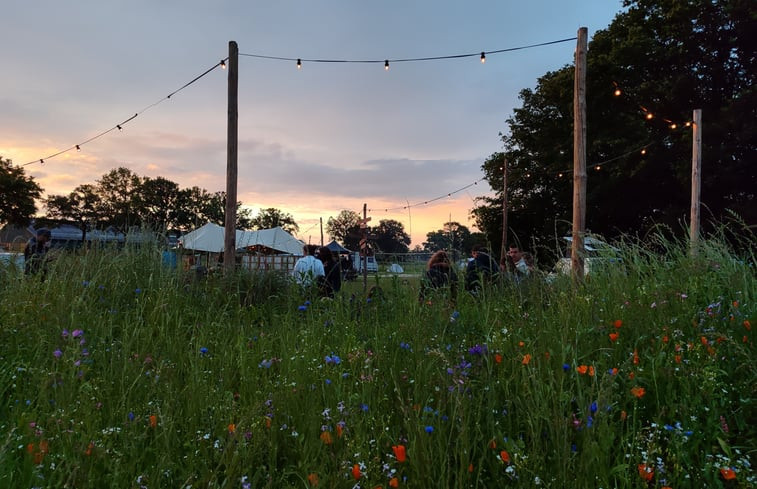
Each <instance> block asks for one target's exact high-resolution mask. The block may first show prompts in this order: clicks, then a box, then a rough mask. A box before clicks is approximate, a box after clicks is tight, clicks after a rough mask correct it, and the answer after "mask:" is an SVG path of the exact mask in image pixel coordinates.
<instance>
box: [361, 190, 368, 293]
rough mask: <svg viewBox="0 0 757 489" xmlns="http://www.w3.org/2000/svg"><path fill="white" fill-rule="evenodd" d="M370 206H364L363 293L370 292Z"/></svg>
mask: <svg viewBox="0 0 757 489" xmlns="http://www.w3.org/2000/svg"><path fill="white" fill-rule="evenodd" d="M367 223H368V204H365V203H364V204H363V239H362V243H363V245H364V247H361V249H360V251H361V253H360V255H361V256H360V260H361V261H362V262H363V293H365V291H366V290H368V224H367Z"/></svg>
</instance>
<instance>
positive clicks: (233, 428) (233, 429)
mask: <svg viewBox="0 0 757 489" xmlns="http://www.w3.org/2000/svg"><path fill="white" fill-rule="evenodd" d="M227 429H228V430H229V433H231V434H232V435H233V434H234V433H236V431H237V425H235V424H234V423H229V426H227Z"/></svg>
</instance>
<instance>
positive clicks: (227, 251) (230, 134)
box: [223, 41, 239, 272]
mask: <svg viewBox="0 0 757 489" xmlns="http://www.w3.org/2000/svg"><path fill="white" fill-rule="evenodd" d="M238 61H239V48H238V47H237V43H236V42H235V41H229V88H228V122H227V132H226V215H225V220H224V224H225V233H224V240H223V268H224V270H225V271H226V272H232V271H233V270H234V267H235V264H236V231H237V121H238V108H237V102H238V91H237V87H238V81H239V80H238V78H239V70H238V67H239V64H238Z"/></svg>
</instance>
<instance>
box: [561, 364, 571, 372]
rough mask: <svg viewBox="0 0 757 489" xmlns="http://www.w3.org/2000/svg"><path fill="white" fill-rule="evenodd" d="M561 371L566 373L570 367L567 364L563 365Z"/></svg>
mask: <svg viewBox="0 0 757 489" xmlns="http://www.w3.org/2000/svg"><path fill="white" fill-rule="evenodd" d="M562 370H563V372H567V371H568V370H570V365H568V364H567V363H563V364H562Z"/></svg>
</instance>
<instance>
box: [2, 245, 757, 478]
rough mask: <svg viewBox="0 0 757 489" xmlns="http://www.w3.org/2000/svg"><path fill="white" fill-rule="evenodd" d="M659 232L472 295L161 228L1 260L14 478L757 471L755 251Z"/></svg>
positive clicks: (5, 453) (8, 465)
mask: <svg viewBox="0 0 757 489" xmlns="http://www.w3.org/2000/svg"><path fill="white" fill-rule="evenodd" d="M655 244H656V247H655V250H656V251H655V252H651V251H649V250H648V249H647V248H645V247H641V246H638V245H636V244H633V243H631V244H626V245H624V246H622V249H621V252H620V253H621V256H622V259H623V260H622V264H618V265H616V266H613V267H610V268H608V269H606V270H603V272H602V273H599V274H597V275H595V276H591V277H590V278H589V279H588V280H586V281H585V282H584V283H582V284H574V283H572V282H571V280H570V279H569V278H567V277H559V278H558V279H557V280H556V281H554V282H552V283H546V282H545V281H543V280H541V279H540V278H538V277H536V278H534V279H532V280H530V281H528V282H525V283H521V284H519V285H517V286H516V285H514V284H510V283H502V284H499V285H498V286H496V287H492V288H491V289H487V290H485V291H484V293H483V294H481V295H480V296H479V297H472V296H470V295H467V294H465V293H462V292H461V293H460V296H459V298H458V300H457V303H456V304H455V305H454V306H452V305H450V303H449V301H448V300H447V298H446V297H444V296H442V295H440V296H439V297H437V298H433V299H432V300H431V301H429V303H419V302H418V300H417V293H418V292H417V288H418V281H417V279H403V278H392V277H375V276H373V277H369V285H379V286H380V289H381V293H376V294H374V295H373V296H372V297H370V298H368V297H366V295H365V294H364V292H363V287H362V282H361V281H357V282H352V283H349V284H347V285H346V287H345V289H344V290H343V291H342V292H341V293H340V295H339V296H338V297H337V298H336V299H335V300H333V301H332V300H325V299H324V300H321V299H319V298H317V297H315V296H313V297H310V300H308V297H307V296H306V295H305V294H303V293H302V292H301V291H299V290H298V289H296V288H295V287H293V286H291V285H290V284H288V282H287V281H286V280H285V279H284V278H283V277H280V276H276V275H251V274H248V273H242V272H240V273H239V274H237V275H235V276H230V277H224V276H211V277H209V278H207V279H197V278H195V277H193V276H192V275H189V274H185V273H183V272H181V271H176V270H171V269H166V268H163V267H162V266H161V261H160V253H159V252H158V251H157V250H144V249H143V250H140V251H134V250H128V249H127V250H121V251H110V250H93V251H90V252H89V253H88V254H86V255H85V254H73V253H72V254H69V255H61V256H59V257H58V258H57V259H56V260H55V261H54V262H53V263H51V268H50V271H49V273H48V274H47V277H46V280H45V281H44V282H42V281H40V280H39V278H38V277H24V276H22V275H20V274H19V273H17V272H16V271H15V270H13V269H9V268H7V267H6V268H2V269H0V344H2V345H3V346H2V350H0V365H1V371H0V372H1V373H0V388H1V389H2V391H3V398H2V405H1V406H0V443H1V444H2V446H1V448H0V487H8V488H32V487H40V488H43V487H44V488H48V487H49V488H57V487H70V488H89V487H91V488H102V487H119V488H121V487H123V488H140V487H145V488H160V487H166V488H189V487H192V488H209V487H212V488H215V487H218V488H220V487H224V488H248V487H249V488H258V487H274V488H277V487H301V488H308V487H316V486H317V487H323V488H352V487H361V488H375V487H382V488H384V489H386V488H389V487H408V488H432V487H444V488H447V487H449V488H462V487H466V488H467V487H481V488H492V487H526V488H528V487H538V488H559V489H562V488H567V487H577V488H600V487H601V488H662V487H671V488H673V489H679V488H702V487H712V488H720V487H725V488H733V487H742V488H743V487H755V485H756V484H757V482H756V481H757V475H755V470H754V464H755V463H756V462H757V460H755V446H756V443H755V433H756V431H757V428H756V427H755V426H756V425H755V420H757V410H756V409H755V402H754V398H755V386H756V385H757V375H756V369H755V346H754V333H753V332H752V325H754V324H755V322H756V321H755V319H756V315H757V312H756V311H757V309H756V308H755V299H756V295H755V294H757V285H756V283H755V269H754V263H755V260H754V258H755V257H754V256H753V255H751V254H748V255H746V256H744V255H743V253H742V254H738V253H736V252H734V251H733V250H731V249H730V248H729V247H728V246H726V245H725V244H724V243H723V241H721V240H713V241H707V242H705V243H703V244H702V247H701V249H700V251H699V254H698V255H697V256H696V257H695V258H692V257H691V256H690V255H689V253H688V250H687V248H686V247H685V246H684V245H683V244H678V243H671V242H661V243H655ZM752 245H753V243H752ZM740 249H753V246H752V247H750V246H747V247H743V246H742V247H741V248H740Z"/></svg>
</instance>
